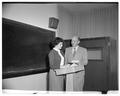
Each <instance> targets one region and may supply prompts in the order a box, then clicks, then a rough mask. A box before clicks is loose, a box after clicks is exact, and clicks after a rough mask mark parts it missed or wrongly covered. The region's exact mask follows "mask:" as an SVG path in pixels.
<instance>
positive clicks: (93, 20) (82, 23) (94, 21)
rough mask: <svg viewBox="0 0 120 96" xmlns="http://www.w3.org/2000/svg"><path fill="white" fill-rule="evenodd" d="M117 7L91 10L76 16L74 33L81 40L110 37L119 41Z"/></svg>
mask: <svg viewBox="0 0 120 96" xmlns="http://www.w3.org/2000/svg"><path fill="white" fill-rule="evenodd" d="M117 11H118V10H117V6H116V5H113V6H110V7H106V8H97V9H91V10H90V11H84V12H80V13H79V14H77V15H74V17H73V18H74V19H73V20H74V22H73V25H74V27H73V32H77V34H78V35H79V36H80V37H81V38H90V37H103V36H110V37H112V38H114V39H116V40H117V39H118V13H117Z"/></svg>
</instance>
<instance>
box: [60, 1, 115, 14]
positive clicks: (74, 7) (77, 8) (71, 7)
mask: <svg viewBox="0 0 120 96" xmlns="http://www.w3.org/2000/svg"><path fill="white" fill-rule="evenodd" d="M114 4H117V3H107V2H106V3H67V4H66V3H65V4H60V5H61V6H62V7H64V8H65V9H66V10H68V11H70V12H73V13H78V12H81V11H87V10H91V9H93V8H104V7H109V6H113V5H114Z"/></svg>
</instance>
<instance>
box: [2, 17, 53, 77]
mask: <svg viewBox="0 0 120 96" xmlns="http://www.w3.org/2000/svg"><path fill="white" fill-rule="evenodd" d="M54 37H55V32H53V31H50V30H46V29H42V28H39V27H35V26H32V25H28V24H24V23H21V22H17V21H13V20H9V19H6V18H3V19H2V69H3V78H9V77H15V76H22V75H29V74H34V73H40V72H47V71H48V70H49V64H48V62H47V61H48V59H47V55H48V53H49V51H50V48H49V42H50V41H51V40H53V39H54Z"/></svg>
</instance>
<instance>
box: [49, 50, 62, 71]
mask: <svg viewBox="0 0 120 96" xmlns="http://www.w3.org/2000/svg"><path fill="white" fill-rule="evenodd" d="M61 54H62V55H63V52H62V51H61ZM48 56H49V66H50V69H60V62H61V57H60V55H59V54H58V52H57V51H56V50H54V49H53V50H51V51H50V53H49V55H48Z"/></svg>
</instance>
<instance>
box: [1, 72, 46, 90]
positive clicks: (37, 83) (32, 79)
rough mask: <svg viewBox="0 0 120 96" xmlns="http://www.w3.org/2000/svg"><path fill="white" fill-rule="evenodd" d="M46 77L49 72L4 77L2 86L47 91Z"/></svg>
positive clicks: (4, 87) (13, 88)
mask: <svg viewBox="0 0 120 96" xmlns="http://www.w3.org/2000/svg"><path fill="white" fill-rule="evenodd" d="M46 77H47V73H41V74H34V75H26V76H20V77H15V78H8V79H3V82H2V86H3V89H12V90H33V91H45V90H47V89H46V87H47V78H46Z"/></svg>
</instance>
